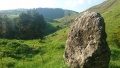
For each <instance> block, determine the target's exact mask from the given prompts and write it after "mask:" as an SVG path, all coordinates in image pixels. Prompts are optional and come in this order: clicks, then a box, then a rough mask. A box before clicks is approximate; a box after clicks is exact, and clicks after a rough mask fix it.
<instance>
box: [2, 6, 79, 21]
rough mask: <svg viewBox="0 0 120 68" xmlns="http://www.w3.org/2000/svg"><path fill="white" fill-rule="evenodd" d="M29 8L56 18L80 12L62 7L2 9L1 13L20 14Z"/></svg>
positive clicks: (47, 16) (45, 15)
mask: <svg viewBox="0 0 120 68" xmlns="http://www.w3.org/2000/svg"><path fill="white" fill-rule="evenodd" d="M27 10H35V11H37V12H39V13H40V14H42V15H43V16H44V17H46V18H50V19H56V18H62V17H66V16H71V15H74V14H78V12H75V11H72V10H64V9H61V8H34V9H14V10H2V11H0V14H13V15H16V14H19V13H21V12H26V11H27Z"/></svg>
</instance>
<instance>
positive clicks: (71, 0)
mask: <svg viewBox="0 0 120 68" xmlns="http://www.w3.org/2000/svg"><path fill="white" fill-rule="evenodd" d="M65 3H66V5H68V6H78V5H83V4H84V0H67V1H66V2H65Z"/></svg>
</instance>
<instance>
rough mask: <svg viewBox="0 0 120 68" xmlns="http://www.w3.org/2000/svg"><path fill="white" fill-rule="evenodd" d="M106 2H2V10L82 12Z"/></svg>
mask: <svg viewBox="0 0 120 68" xmlns="http://www.w3.org/2000/svg"><path fill="white" fill-rule="evenodd" d="M104 1H105V0H0V10H9V9H18V8H27V9H30V8H62V9H68V10H73V11H77V12H81V11H84V10H86V9H88V8H90V7H92V6H94V5H97V4H100V3H102V2H104Z"/></svg>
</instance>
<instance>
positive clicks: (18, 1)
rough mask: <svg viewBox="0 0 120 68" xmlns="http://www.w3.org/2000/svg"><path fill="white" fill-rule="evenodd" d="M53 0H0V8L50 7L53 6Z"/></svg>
mask: <svg viewBox="0 0 120 68" xmlns="http://www.w3.org/2000/svg"><path fill="white" fill-rule="evenodd" d="M54 6H55V0H0V9H3V10H4V9H16V8H35V7H51V8H54Z"/></svg>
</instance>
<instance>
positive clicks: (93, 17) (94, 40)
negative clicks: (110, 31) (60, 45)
mask: <svg viewBox="0 0 120 68" xmlns="http://www.w3.org/2000/svg"><path fill="white" fill-rule="evenodd" d="M106 37H107V35H106V32H105V23H104V19H103V18H102V17H101V15H100V14H99V13H96V12H89V11H87V12H84V13H83V14H82V15H81V16H79V17H78V18H76V19H75V21H74V23H73V24H72V26H71V29H70V32H69V34H68V39H67V41H66V47H65V53H64V58H65V61H66V63H67V64H68V66H69V68H108V67H109V61H110V49H109V47H108V44H107V42H106Z"/></svg>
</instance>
